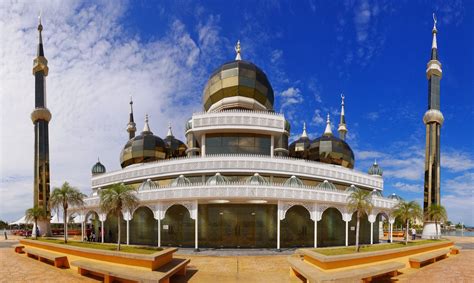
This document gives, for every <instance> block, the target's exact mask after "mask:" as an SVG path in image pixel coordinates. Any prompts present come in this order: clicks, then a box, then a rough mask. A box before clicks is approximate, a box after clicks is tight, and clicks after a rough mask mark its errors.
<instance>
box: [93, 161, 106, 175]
mask: <svg viewBox="0 0 474 283" xmlns="http://www.w3.org/2000/svg"><path fill="white" fill-rule="evenodd" d="M91 171H92V175H97V174H104V173H105V172H106V170H105V166H104V165H103V164H102V163H100V160H99V159H97V163H96V164H94V166H92V170H91Z"/></svg>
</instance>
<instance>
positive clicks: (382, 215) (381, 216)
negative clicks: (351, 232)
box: [374, 211, 390, 243]
mask: <svg viewBox="0 0 474 283" xmlns="http://www.w3.org/2000/svg"><path fill="white" fill-rule="evenodd" d="M376 213H377V212H376ZM389 222H390V215H389V214H388V213H387V212H385V211H379V212H378V213H377V214H376V220H375V223H374V243H380V238H383V237H385V232H384V231H385V228H384V226H385V223H387V228H386V231H388V230H389V227H388V223H389ZM375 224H377V225H378V227H377V229H375ZM387 237H388V232H387Z"/></svg>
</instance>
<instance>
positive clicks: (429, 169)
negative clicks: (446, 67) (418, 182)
mask: <svg viewBox="0 0 474 283" xmlns="http://www.w3.org/2000/svg"><path fill="white" fill-rule="evenodd" d="M433 20H434V26H433V30H432V33H433V40H432V45H431V59H430V61H429V62H428V65H427V69H426V77H427V79H428V111H426V113H425V115H424V116H423V123H424V124H425V125H426V148H425V186H424V198H423V211H424V212H426V211H427V210H428V208H429V207H430V206H431V205H432V204H440V203H441V202H440V183H441V182H440V157H441V156H440V130H441V126H442V125H443V122H444V117H443V114H442V113H441V111H440V81H441V76H442V73H443V72H442V70H441V63H440V62H439V61H438V44H437V42H436V34H437V33H438V30H437V28H436V23H437V20H436V17H435V15H434V14H433ZM429 220H430V219H425V222H424V228H423V235H422V237H423V238H431V237H433V235H435V233H436V232H435V230H436V227H435V224H434V222H430V221H429ZM438 228H439V227H438Z"/></svg>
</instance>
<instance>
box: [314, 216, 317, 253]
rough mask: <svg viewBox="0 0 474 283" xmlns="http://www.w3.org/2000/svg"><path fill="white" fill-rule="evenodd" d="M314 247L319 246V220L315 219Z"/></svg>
mask: <svg viewBox="0 0 474 283" xmlns="http://www.w3.org/2000/svg"><path fill="white" fill-rule="evenodd" d="M314 247H315V248H317V247H318V221H316V220H314Z"/></svg>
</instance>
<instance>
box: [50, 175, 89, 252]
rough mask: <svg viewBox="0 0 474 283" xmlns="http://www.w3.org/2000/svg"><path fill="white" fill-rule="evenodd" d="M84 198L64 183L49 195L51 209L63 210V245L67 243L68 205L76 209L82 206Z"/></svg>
mask: <svg viewBox="0 0 474 283" xmlns="http://www.w3.org/2000/svg"><path fill="white" fill-rule="evenodd" d="M85 197H87V196H86V195H85V194H83V193H81V192H80V191H79V190H78V189H77V188H75V187H72V186H70V185H69V183H68V182H64V184H63V185H62V186H61V187H60V188H54V190H53V192H52V193H51V197H50V199H49V202H50V205H51V207H52V208H55V209H57V210H58V211H59V209H60V208H62V209H63V221H64V243H67V222H68V221H67V219H68V214H67V210H68V208H69V206H70V205H72V206H78V207H82V206H84V198H85Z"/></svg>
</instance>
